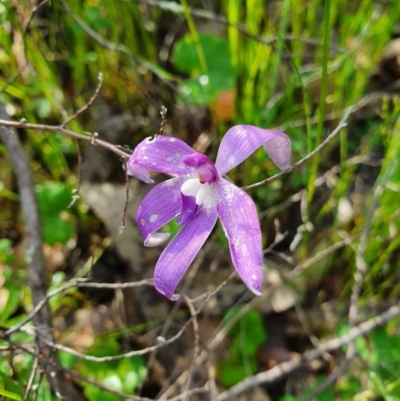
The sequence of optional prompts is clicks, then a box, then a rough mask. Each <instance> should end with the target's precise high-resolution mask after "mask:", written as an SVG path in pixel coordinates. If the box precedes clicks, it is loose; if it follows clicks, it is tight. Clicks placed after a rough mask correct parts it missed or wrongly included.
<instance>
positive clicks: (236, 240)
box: [232, 238, 240, 246]
mask: <svg viewBox="0 0 400 401" xmlns="http://www.w3.org/2000/svg"><path fill="white" fill-rule="evenodd" d="M239 243H240V241H239V240H238V239H237V238H234V239H233V240H232V244H233V245H235V246H238V245H239Z"/></svg>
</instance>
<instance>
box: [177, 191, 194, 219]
mask: <svg viewBox="0 0 400 401" xmlns="http://www.w3.org/2000/svg"><path fill="white" fill-rule="evenodd" d="M196 212H197V205H196V198H194V197H193V196H185V195H183V194H182V211H181V214H180V215H179V218H178V220H177V221H176V223H177V224H185V223H186V222H187V221H188V220H189V219H190V218H191V217H193V216H194V214H195V213H196Z"/></svg>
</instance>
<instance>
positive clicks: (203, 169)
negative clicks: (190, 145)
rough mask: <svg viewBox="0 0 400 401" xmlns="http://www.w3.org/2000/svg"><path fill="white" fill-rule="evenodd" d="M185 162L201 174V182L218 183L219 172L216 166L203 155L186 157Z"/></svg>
mask: <svg viewBox="0 0 400 401" xmlns="http://www.w3.org/2000/svg"><path fill="white" fill-rule="evenodd" d="M183 162H184V163H185V164H186V165H187V166H190V167H193V168H195V169H196V171H197V172H198V173H199V176H200V179H201V182H203V183H204V182H208V183H212V182H215V181H217V178H218V172H217V170H216V168H215V166H214V163H213V162H212V161H211V160H210V159H209V158H208V157H207V156H206V155H203V154H202V153H195V154H193V155H191V156H188V157H185V159H184V160H183Z"/></svg>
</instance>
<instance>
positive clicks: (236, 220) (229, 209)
mask: <svg viewBox="0 0 400 401" xmlns="http://www.w3.org/2000/svg"><path fill="white" fill-rule="evenodd" d="M217 186H218V187H217V193H218V198H217V202H218V203H217V209H218V215H219V218H220V219H221V223H222V227H223V229H224V232H225V235H226V237H227V238H228V241H229V248H230V251H231V256H232V261H233V264H234V266H235V268H236V270H237V272H238V274H239V276H240V277H241V279H242V280H243V281H244V283H245V284H246V285H247V287H248V288H249V289H250V290H251V291H253V292H254V293H255V294H256V295H261V293H260V287H261V283H262V277H263V272H262V262H263V255H262V244H261V230H260V223H259V220H258V216H257V210H256V206H255V204H254V202H253V200H252V199H251V197H250V196H249V195H247V194H246V193H245V192H244V191H242V190H241V189H239V188H238V187H236V186H235V185H233V184H231V183H229V182H228V181H226V180H225V179H220V180H219V181H218V183H217Z"/></svg>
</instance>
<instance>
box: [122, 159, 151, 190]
mask: <svg viewBox="0 0 400 401" xmlns="http://www.w3.org/2000/svg"><path fill="white" fill-rule="evenodd" d="M127 166H128V174H130V175H133V176H135V177H136V178H138V179H139V180H140V181H143V182H145V183H146V184H154V180H153V179H152V178H151V177H150V173H149V170H147V169H146V168H144V167H141V166H140V165H139V164H137V163H135V162H134V161H133V159H132V156H131V157H130V158H129V159H128V165H127Z"/></svg>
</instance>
